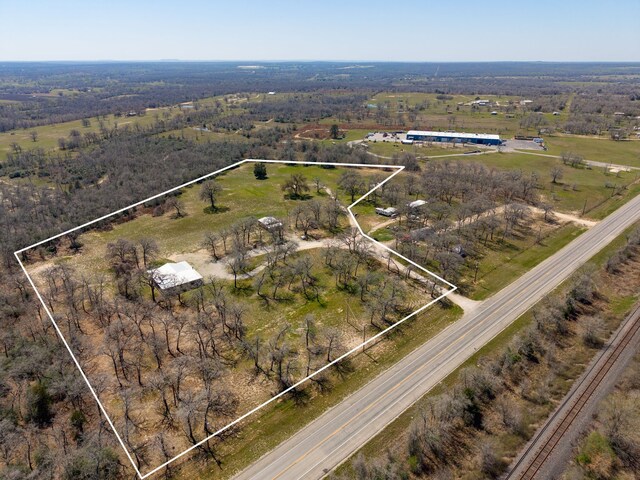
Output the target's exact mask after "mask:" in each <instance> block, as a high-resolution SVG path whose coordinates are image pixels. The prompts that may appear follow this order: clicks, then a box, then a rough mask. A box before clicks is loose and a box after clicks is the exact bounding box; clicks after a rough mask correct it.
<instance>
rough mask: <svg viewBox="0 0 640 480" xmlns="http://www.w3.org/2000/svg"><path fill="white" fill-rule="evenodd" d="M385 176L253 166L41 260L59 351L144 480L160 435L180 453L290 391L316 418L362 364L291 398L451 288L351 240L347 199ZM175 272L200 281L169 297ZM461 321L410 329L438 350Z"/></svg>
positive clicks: (444, 317)
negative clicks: (68, 357)
mask: <svg viewBox="0 0 640 480" xmlns="http://www.w3.org/2000/svg"><path fill="white" fill-rule="evenodd" d="M258 167H262V168H263V169H264V170H262V171H261V173H260V174H258V173H257V172H258V170H256V169H257V168H258ZM390 174H391V172H388V173H386V174H385V173H384V172H382V170H381V169H375V168H346V167H337V168H335V167H333V168H322V167H319V166H313V165H304V166H301V165H295V166H293V165H283V164H271V163H266V164H265V163H259V162H249V163H245V164H243V165H240V166H239V167H237V168H235V169H232V170H229V171H226V172H224V173H222V174H220V175H217V176H216V177H215V179H214V180H208V181H204V182H203V183H202V184H200V185H197V184H196V185H193V186H190V187H186V188H184V189H183V190H182V191H180V192H178V194H177V195H172V196H170V197H168V198H164V199H162V200H160V201H156V202H154V205H153V206H152V205H149V206H148V207H145V208H142V209H140V210H139V211H138V212H132V213H131V215H129V216H128V217H120V218H118V219H115V220H114V221H113V222H112V223H109V224H106V225H103V226H101V227H100V228H99V229H98V230H88V231H86V232H84V233H82V234H80V235H74V236H72V237H69V238H64V237H63V239H62V240H61V241H53V245H47V244H45V245H43V246H42V247H41V248H40V249H39V255H40V258H39V259H38V258H37V257H36V256H32V257H31V259H32V261H31V262H30V264H29V266H28V270H29V271H30V272H31V274H32V275H33V276H34V278H35V279H36V283H37V284H38V287H39V289H41V290H42V292H43V295H44V296H45V298H47V302H48V303H49V307H50V309H51V311H52V313H53V314H54V315H56V316H57V317H58V319H59V321H61V322H62V326H61V328H62V329H63V331H64V332H65V335H66V336H68V337H69V338H73V339H74V342H80V344H82V345H83V346H82V347H81V348H79V349H77V350H76V352H75V353H76V355H77V356H78V357H79V359H80V362H81V364H82V365H83V367H84V368H85V371H86V372H87V374H88V376H89V378H90V379H91V380H92V381H93V382H95V383H96V384H98V383H99V384H100V385H101V387H100V392H101V393H100V398H101V401H102V402H103V404H104V405H105V408H106V410H107V412H108V413H109V415H110V416H111V418H112V419H114V421H115V423H116V425H120V426H121V428H123V429H124V431H126V432H127V445H128V446H129V448H131V451H132V453H133V455H134V457H135V458H136V460H137V461H139V462H140V466H141V468H146V469H147V470H149V469H153V468H154V467H155V466H157V465H159V464H160V463H162V452H161V451H158V450H157V449H155V450H154V449H152V448H150V447H148V446H147V440H146V439H148V438H151V437H155V436H156V435H158V434H159V432H161V430H162V428H163V427H164V426H170V427H171V428H172V429H174V430H177V431H180V430H182V431H183V432H184V434H168V433H167V434H166V435H165V436H164V437H162V438H163V442H166V444H167V445H171V446H172V447H171V448H172V449H174V450H175V451H176V452H180V451H182V450H184V449H186V448H188V447H189V446H190V445H191V444H196V443H197V442H199V441H200V440H201V439H203V438H205V437H206V436H208V435H211V434H212V433H213V432H215V431H216V429H220V428H222V427H224V426H225V425H226V424H227V423H230V422H231V421H233V420H235V419H236V418H237V417H240V416H241V415H243V414H244V413H246V412H249V411H250V410H252V409H253V408H255V407H257V406H258V405H260V404H262V403H264V402H266V401H267V400H269V399H270V398H272V397H273V396H274V395H276V394H279V393H281V392H284V391H290V390H291V389H292V388H293V389H294V391H293V399H294V400H295V401H296V402H302V403H307V402H313V398H314V397H316V396H318V395H323V394H324V393H325V392H326V391H329V390H332V389H333V387H332V385H333V384H334V383H337V382H340V377H341V376H342V375H347V374H349V375H351V374H353V375H355V376H356V377H358V376H361V375H362V374H357V373H355V370H356V365H357V366H359V367H362V365H361V364H362V362H363V361H364V363H365V364H366V360H351V359H349V360H345V361H343V362H341V363H340V364H339V367H336V371H335V372H334V371H330V370H328V371H326V372H324V373H321V374H318V375H316V376H315V377H314V379H313V381H312V382H310V384H305V385H302V386H298V385H297V384H298V382H299V381H300V380H301V379H303V378H305V377H308V376H309V375H311V374H314V375H315V374H316V372H317V371H319V370H322V367H323V366H324V365H326V364H328V363H330V362H332V361H334V360H335V359H336V358H338V357H340V356H342V355H343V354H344V353H345V352H347V351H350V350H352V349H354V348H355V347H357V346H358V345H360V344H361V343H362V342H364V341H365V340H367V339H369V338H371V337H372V336H374V335H376V334H378V333H379V332H381V331H382V330H385V329H387V328H389V327H390V326H392V325H394V323H395V322H397V321H398V320H400V319H402V318H405V317H406V316H408V315H410V314H412V313H413V312H415V311H416V310H417V309H419V308H420V307H422V306H424V305H426V304H427V303H428V302H429V301H431V299H432V297H437V296H438V295H440V292H441V289H446V288H448V287H446V285H444V284H442V285H441V284H440V283H439V281H436V280H435V278H433V279H431V283H432V285H431V286H430V285H429V284H428V283H427V282H428V281H427V280H423V281H422V283H420V282H417V281H412V280H409V279H407V278H405V277H403V276H402V275H401V274H400V273H401V271H400V270H397V272H396V274H393V273H391V272H393V271H394V270H393V268H392V265H394V266H395V265H396V262H395V260H394V258H393V256H392V255H386V256H383V255H382V254H381V253H379V252H376V250H375V249H374V248H372V246H371V242H370V241H369V240H367V239H365V238H363V237H361V236H360V234H359V233H358V232H357V230H355V229H353V228H352V227H351V226H350V222H349V220H348V219H347V216H346V209H345V205H348V204H349V203H350V201H351V200H352V197H354V196H355V195H356V192H355V191H354V190H352V189H351V188H352V187H350V185H351V183H355V184H356V185H358V188H360V189H362V192H360V190H359V191H358V192H357V193H364V192H365V191H366V190H364V188H365V187H364V186H365V185H369V184H370V182H371V181H372V179H374V178H375V179H381V178H384V177H385V175H390ZM258 176H259V177H260V178H257V177H258ZM378 181H380V180H376V182H378ZM374 185H375V183H374ZM214 187H215V188H214ZM298 189H299V190H298ZM212 191H213V192H214V193H213V195H210V192H212ZM206 192H209V193H206ZM333 192H336V193H335V194H334V193H333ZM263 218H273V219H274V221H276V219H277V222H278V225H277V227H275V228H272V227H263V226H261V224H260V220H259V219H263ZM301 237H302V238H303V239H301ZM52 252H53V253H52ZM173 262H188V264H189V265H190V266H191V267H193V268H195V269H196V271H197V272H198V273H199V274H200V275H201V278H202V280H199V281H198V282H197V283H196V284H193V285H192V284H189V286H188V287H185V288H179V289H177V287H173V286H172V287H170V288H164V287H163V285H164V283H163V282H169V281H171V282H173V281H175V280H174V279H173V278H164V277H159V276H158V275H160V274H159V273H157V272H160V271H161V270H160V267H163V266H165V265H167V264H168V265H173V264H174V263H173ZM163 268H164V267H163ZM395 268H398V267H395ZM171 285H173V283H172V284H171ZM428 291H431V294H428V293H427V292H428ZM69 295H71V296H70V297H69ZM78 309H80V310H81V311H80V310H78ZM81 312H82V313H81ZM437 312H441V313H440V314H437ZM452 312H453V313H449V312H447V311H446V310H444V309H442V308H436V309H435V310H434V312H428V313H427V314H426V316H425V315H421V316H420V319H419V320H415V321H414V322H416V323H417V322H424V321H426V320H424V318H433V321H434V322H435V323H434V325H431V326H428V327H425V330H424V331H425V332H428V334H432V333H435V332H436V331H437V329H438V328H440V327H441V326H443V325H445V324H446V322H448V321H449V320H450V319H451V318H453V316H454V315H455V310H452ZM434 315H435V316H434ZM63 317H64V318H66V319H67V321H66V322H65V321H63V320H62V318H63ZM161 325H162V328H161V329H160V326H161ZM438 326H440V327H438ZM407 328H409V329H412V327H411V326H408V327H407ZM398 341H399V342H400V343H401V344H402V343H403V342H405V340H402V338H398ZM376 343H379V345H375V346H371V348H372V349H373V350H374V351H375V352H376V353H375V355H376V356H378V355H381V356H383V358H387V356H389V358H395V355H396V353H395V352H394V353H391V352H388V350H389V349H391V350H394V348H395V347H394V343H395V342H394V341H393V340H384V339H380V340H379V341H377V342H376ZM362 352H363V350H360V351H359V353H362ZM369 355H371V354H369ZM109 371H110V372H111V373H110V374H107V372H109ZM352 372H353V373H352ZM202 389H204V390H202ZM343 391H344V390H343ZM332 398H335V397H332ZM325 401H332V400H330V399H328V400H325ZM143 418H144V422H142V419H143ZM214 426H215V427H214ZM214 443H215V442H214ZM207 445H208V446H207V448H211V449H212V451H214V445H213V444H212V445H209V444H208V443H207ZM141 452H144V455H143V454H142V453H141Z"/></svg>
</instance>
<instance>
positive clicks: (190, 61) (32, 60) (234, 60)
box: [0, 58, 640, 64]
mask: <svg viewBox="0 0 640 480" xmlns="http://www.w3.org/2000/svg"><path fill="white" fill-rule="evenodd" d="M248 62H252V63H256V64H266V63H376V64H385V63H387V64H391V63H396V64H397V63H407V64H454V63H573V64H580V63H583V64H584V63H600V64H611V63H640V59H638V60H372V59H365V60H362V59H360V60H350V59H346V60H338V59H336V60H331V59H271V60H256V59H179V58H167V59H165V58H159V59H108V58H107V59H48V60H45V59H37V60H34V59H31V60H15V59H13V60H5V59H0V63H248Z"/></svg>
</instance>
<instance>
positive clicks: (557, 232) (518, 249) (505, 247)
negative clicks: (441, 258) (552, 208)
mask: <svg viewBox="0 0 640 480" xmlns="http://www.w3.org/2000/svg"><path fill="white" fill-rule="evenodd" d="M584 232H585V229H584V228H581V227H578V226H576V225H575V224H573V223H571V224H567V225H563V226H560V227H556V228H554V229H553V230H552V231H551V232H549V233H548V236H547V237H546V238H545V239H544V240H543V241H542V242H541V243H540V244H538V243H535V238H533V237H518V238H509V239H507V240H505V241H504V242H502V241H501V242H495V246H493V247H492V248H491V249H489V250H487V253H486V254H485V256H484V257H483V258H482V260H480V262H479V264H480V266H479V269H478V279H477V283H476V284H473V283H472V282H469V283H468V284H467V285H465V288H464V291H465V293H466V294H467V295H468V296H469V297H471V298H473V299H474V300H484V299H485V298H487V297H489V296H490V295H492V294H494V293H496V292H498V291H499V290H501V289H503V288H504V287H506V286H507V285H509V284H510V283H511V282H513V281H514V280H516V279H517V278H519V277H520V276H522V275H523V274H525V273H526V272H528V271H529V270H531V269H532V268H533V267H535V266H536V265H538V264H539V263H540V262H542V261H543V260H545V259H546V258H548V257H550V256H551V255H553V254H554V253H555V252H557V251H558V250H560V249H561V248H562V247H564V246H565V245H567V244H568V243H570V242H571V241H573V240H575V239H576V237H578V235H580V234H581V233H584ZM473 276H474V272H471V271H467V272H466V273H465V277H466V278H473Z"/></svg>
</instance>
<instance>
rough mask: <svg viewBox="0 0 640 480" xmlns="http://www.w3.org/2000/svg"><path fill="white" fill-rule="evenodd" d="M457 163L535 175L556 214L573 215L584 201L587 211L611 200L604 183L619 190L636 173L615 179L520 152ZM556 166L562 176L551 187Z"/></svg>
mask: <svg viewBox="0 0 640 480" xmlns="http://www.w3.org/2000/svg"><path fill="white" fill-rule="evenodd" d="M456 161H469V162H475V163H481V164H483V165H486V166H487V167H491V168H497V169H500V170H507V169H510V170H522V171H523V172H525V173H529V172H535V173H536V174H537V175H538V178H539V180H538V182H539V185H540V186H541V187H542V189H541V190H539V193H540V195H541V196H542V197H544V198H545V199H546V200H547V201H550V202H551V203H552V204H553V205H554V208H555V209H556V210H557V211H559V212H569V213H575V214H581V213H582V209H583V208H584V207H585V202H586V210H587V211H589V210H591V209H592V208H594V207H595V206H597V205H600V204H602V202H604V201H606V200H607V199H608V198H610V197H611V194H612V191H613V190H612V189H611V188H609V187H607V186H606V185H607V184H611V185H613V184H615V185H617V186H618V187H620V186H621V185H628V184H630V183H632V182H633V181H635V179H636V173H635V172H622V173H620V175H619V176H616V175H613V174H605V173H604V171H603V169H601V168H593V169H586V168H571V167H570V166H568V165H563V164H562V162H561V161H560V160H559V159H554V158H550V157H541V156H536V155H528V154H523V153H489V154H485V155H479V156H473V157H470V158H465V157H459V158H457V159H456ZM556 166H561V167H562V168H563V171H564V176H563V178H562V179H561V180H559V182H558V184H556V185H554V184H553V183H551V177H550V171H551V169H552V168H553V167H556ZM574 186H575V188H574ZM586 216H587V217H589V216H590V215H588V214H587V215H586ZM596 218H599V217H596Z"/></svg>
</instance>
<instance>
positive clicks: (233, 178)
mask: <svg viewBox="0 0 640 480" xmlns="http://www.w3.org/2000/svg"><path fill="white" fill-rule="evenodd" d="M343 171H344V170H343V169H340V168H335V169H325V168H320V167H316V166H290V165H284V164H268V165H267V172H268V176H269V177H268V178H267V179H266V180H262V181H259V180H256V179H255V177H254V175H253V163H247V164H244V165H242V166H241V167H239V168H237V169H234V170H232V171H229V172H227V173H225V174H223V175H221V176H218V177H217V181H218V182H219V183H220V184H221V185H222V187H223V189H224V190H223V192H222V194H221V195H220V198H219V200H218V202H217V203H218V206H219V208H220V211H219V212H218V213H214V214H211V213H207V211H206V208H207V206H208V204H207V203H205V202H203V201H202V200H200V198H199V194H200V186H199V185H192V186H190V187H187V188H185V189H183V193H182V194H181V195H180V196H179V197H178V198H179V199H180V201H181V202H182V203H183V204H184V210H185V212H186V216H184V217H182V218H172V215H173V212H172V211H169V212H167V213H165V214H164V215H162V216H158V217H154V216H153V215H151V214H150V213H147V214H144V215H140V216H139V217H137V218H135V219H134V220H131V221H127V222H123V223H118V224H115V225H113V228H112V229H111V230H108V231H95V230H92V231H89V232H87V233H84V234H82V235H81V236H80V241H81V242H82V243H83V244H84V248H83V252H82V254H81V255H79V256H74V257H67V258H66V259H65V258H63V259H59V260H65V261H70V262H72V263H75V262H76V259H77V261H78V262H81V264H82V267H83V269H89V270H91V271H93V272H105V271H106V270H107V269H108V266H107V262H106V260H105V259H104V255H105V248H106V244H107V243H109V242H114V241H116V240H117V239H118V238H126V239H129V240H134V241H135V240H139V239H140V238H144V237H150V238H154V239H155V240H156V242H157V243H158V246H159V249H160V256H161V257H163V258H166V257H169V256H171V255H175V254H180V253H188V252H193V251H195V250H198V249H200V248H201V247H200V244H201V242H202V239H203V237H204V234H205V233H206V232H208V231H219V230H221V229H223V228H225V227H228V226H230V225H231V224H233V223H235V222H236V221H238V220H239V219H241V218H244V217H248V216H254V217H256V218H260V217H263V216H274V217H286V216H287V215H288V213H289V212H290V211H291V210H292V209H293V208H294V207H295V206H296V205H297V204H298V203H299V202H300V201H299V200H289V199H286V198H285V197H284V194H283V192H282V190H281V185H282V183H283V181H284V180H285V179H286V178H288V177H289V176H290V175H291V174H293V173H302V174H303V175H304V176H305V177H306V178H307V179H308V181H309V183H310V184H311V181H312V180H313V178H314V177H319V178H321V179H322V182H323V183H324V184H325V185H327V186H328V187H329V188H331V190H332V191H333V192H338V188H337V180H338V178H339V176H340V175H341V174H342V173H343ZM361 171H363V172H369V174H373V173H375V174H380V173H381V172H380V171H379V169H375V170H374V169H366V170H365V169H363V170H361ZM309 193H310V195H311V196H312V197H318V198H326V192H324V191H321V193H319V194H318V193H317V192H316V191H315V188H314V187H313V186H311V192H309ZM341 200H345V202H346V199H343V198H341ZM345 222H346V220H345Z"/></svg>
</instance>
